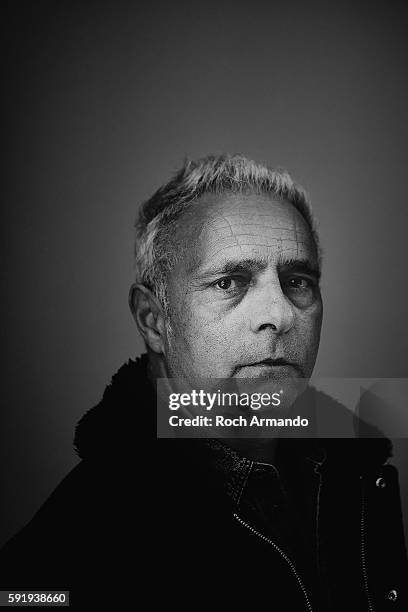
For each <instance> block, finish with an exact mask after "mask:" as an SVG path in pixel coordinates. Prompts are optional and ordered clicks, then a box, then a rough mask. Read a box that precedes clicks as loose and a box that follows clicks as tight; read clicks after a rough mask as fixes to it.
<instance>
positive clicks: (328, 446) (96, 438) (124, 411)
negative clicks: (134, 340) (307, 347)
mask: <svg viewBox="0 0 408 612" xmlns="http://www.w3.org/2000/svg"><path fill="white" fill-rule="evenodd" d="M310 392H311V393H314V394H317V396H318V399H319V402H321V403H324V405H325V406H326V407H327V411H328V412H329V411H332V413H333V415H335V414H336V415H338V414H340V413H343V412H344V411H346V408H344V406H342V405H341V404H339V403H338V402H337V401H336V400H334V399H333V398H331V397H330V396H328V395H326V394H323V393H321V392H318V391H316V390H314V389H311V391H310ZM155 420H156V390H155V385H154V384H153V383H152V382H151V381H150V380H149V376H148V358H147V355H146V354H143V355H141V356H140V357H137V358H136V359H134V360H133V359H129V360H128V361H127V362H126V363H125V364H123V365H122V367H121V368H119V370H118V371H117V372H116V373H115V374H114V376H113V377H112V380H111V382H110V383H109V384H108V385H107V387H106V388H105V391H104V393H103V397H102V399H101V401H100V402H99V403H98V404H97V405H96V406H95V407H94V408H91V409H90V410H89V411H88V412H86V413H85V414H84V416H83V417H82V418H81V419H80V420H79V422H78V424H77V426H76V429H75V435H74V448H75V451H76V453H77V454H78V456H79V457H80V458H81V459H101V458H104V457H105V458H112V454H115V455H120V456H122V455H123V454H124V453H132V452H133V449H134V447H135V441H137V443H138V444H139V442H140V441H141V440H143V441H145V442H146V441H147V440H148V439H150V441H153V436H155V435H156V434H155V432H154V428H155ZM169 442H170V443H171V444H172V445H173V447H175V446H177V447H178V448H183V449H184V450H185V451H187V449H189V451H188V453H189V456H190V457H191V453H190V451H191V449H192V448H194V449H197V450H195V451H194V452H198V453H200V452H201V454H203V456H204V457H205V460H206V461H207V460H208V458H209V457H208V453H210V456H211V457H212V458H213V461H212V464H213V466H214V470H215V472H216V474H217V475H218V476H219V477H221V478H222V480H223V481H224V483H225V488H226V491H227V493H228V494H229V495H230V496H231V497H232V498H233V499H234V500H235V501H236V500H237V499H238V498H239V496H240V492H241V490H242V486H243V483H244V482H245V478H246V477H247V476H246V475H247V474H248V473H249V472H248V470H249V469H250V468H251V466H253V463H254V462H251V461H250V460H249V459H247V458H245V457H242V456H241V455H240V454H239V453H237V452H235V451H233V450H232V449H230V448H229V447H228V446H226V445H225V444H223V443H222V442H220V441H214V440H213V441H208V440H207V441H204V444H203V441H202V440H201V441H200V440H191V441H188V440H179V441H176V440H170V441H169ZM180 442H185V443H186V444H181V445H180V444H179V443H180ZM190 442H191V444H188V443H190ZM281 442H282V443H280V456H281V458H282V460H283V461H286V460H289V459H290V458H293V457H299V456H300V457H302V458H305V457H306V458H309V459H312V460H313V457H312V455H311V453H310V444H309V445H308V441H307V440H293V439H292V440H282V441H281ZM315 442H318V447H319V448H323V449H324V455H325V456H326V461H325V462H324V465H326V464H330V465H332V466H333V465H336V464H338V465H339V466H341V468H342V469H343V468H344V466H345V464H346V465H350V466H355V467H356V469H358V470H360V471H361V470H364V469H369V468H370V467H375V466H378V465H382V464H383V463H385V461H386V460H387V459H388V458H389V457H390V456H391V448H392V446H391V443H390V441H389V440H388V439H387V438H376V439H368V438H367V439H358V440H357V439H330V440H319V441H315ZM169 446H170V445H167V448H169ZM314 446H315V445H314ZM199 448H201V451H199ZM313 452H314V451H313ZM182 454H184V453H183V452H182ZM274 469H277V468H276V466H274Z"/></svg>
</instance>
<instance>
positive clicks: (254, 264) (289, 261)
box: [196, 257, 320, 280]
mask: <svg viewBox="0 0 408 612" xmlns="http://www.w3.org/2000/svg"><path fill="white" fill-rule="evenodd" d="M268 264H269V261H268V260H267V259H266V258H252V257H251V258H245V259H231V260H229V261H226V262H224V263H221V264H217V265H213V266H210V267H207V268H204V269H203V270H197V271H196V275H197V277H198V278H200V279H205V278H207V277H213V276H216V275H219V274H238V273H240V272H241V273H242V272H248V271H252V272H262V270H265V269H266V268H267V266H268ZM290 272H298V273H301V274H307V275H308V276H314V277H315V278H316V279H317V280H320V270H319V267H318V265H316V264H314V263H313V262H312V261H310V260H309V259H298V258H283V259H281V260H280V261H278V273H280V274H284V273H290Z"/></svg>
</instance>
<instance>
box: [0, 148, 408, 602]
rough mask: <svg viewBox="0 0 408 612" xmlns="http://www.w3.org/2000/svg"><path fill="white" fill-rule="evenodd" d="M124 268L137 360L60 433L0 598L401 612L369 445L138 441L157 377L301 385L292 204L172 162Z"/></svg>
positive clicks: (305, 242) (377, 468) (303, 218)
mask: <svg viewBox="0 0 408 612" xmlns="http://www.w3.org/2000/svg"><path fill="white" fill-rule="evenodd" d="M136 267H137V282H136V283H135V284H134V285H133V286H132V288H131V290H130V296H129V301H130V306H131V310H132V313H133V316H134V318H135V321H136V323H137V326H138V329H139V331H140V333H141V334H142V336H143V339H144V341H145V344H146V349H147V354H146V355H143V356H142V357H141V358H138V359H137V360H136V361H129V362H128V363H127V364H125V365H124V366H123V367H122V368H121V369H120V370H119V371H118V373H117V374H116V375H115V376H114V377H113V380H112V383H111V384H110V385H109V386H108V387H107V388H106V390H105V393H104V396H103V399H102V401H101V402H100V404H99V405H98V406H97V407H95V408H94V409H92V410H90V411H89V412H88V413H87V414H86V415H85V416H84V417H83V418H82V419H81V421H80V422H79V424H78V427H77V430H76V436H75V446H76V450H77V452H78V454H79V456H80V457H81V462H80V463H79V464H78V465H77V466H76V467H75V468H74V470H73V471H72V472H71V473H70V474H69V475H68V476H67V477H66V479H65V480H64V481H63V482H62V483H61V484H60V485H59V487H58V488H57V489H56V491H55V492H54V493H53V495H52V496H51V498H50V499H49V500H48V501H47V502H46V503H45V504H44V506H43V507H42V508H41V509H40V511H39V512H38V513H37V515H36V516H35V517H34V519H33V520H32V522H31V523H30V524H29V525H28V526H27V527H26V528H25V529H24V530H23V531H22V532H21V533H20V534H18V535H17V536H16V537H15V538H14V539H13V540H11V542H9V544H8V545H7V546H6V548H5V550H4V552H3V576H2V588H3V589H5V588H7V589H20V590H23V589H24V590H27V589H36V590H40V589H48V590H50V589H65V590H68V589H69V590H70V591H71V604H72V605H77V606H84V605H87V606H90V605H91V604H92V603H94V602H95V601H98V602H102V601H104V602H105V603H106V601H107V600H108V599H109V600H111V601H112V602H114V603H115V605H116V606H117V605H118V603H119V602H120V604H124V603H127V604H129V603H130V604H131V603H133V602H136V601H138V599H139V597H141V596H142V593H143V594H144V595H146V593H147V595H148V596H149V603H150V601H152V599H153V598H154V597H155V595H156V593H159V592H160V594H161V595H162V597H163V599H164V602H165V605H166V606H173V605H174V606H176V605H177V606H178V607H181V608H187V607H188V608H191V607H193V606H196V605H200V604H205V605H207V606H208V605H211V606H224V607H226V609H233V608H234V607H236V606H238V607H243V606H245V607H247V606H252V607H258V606H261V605H266V606H267V607H268V608H271V609H273V610H309V611H310V610H344V609H345V608H346V606H347V607H348V608H350V609H353V610H376V611H377V610H387V609H390V610H391V609H392V610H405V609H407V608H406V606H407V592H406V585H405V582H406V580H404V579H406V577H407V565H406V552H405V547H404V541H403V528H402V519H401V510H400V500H399V490H398V482H397V474H396V470H395V468H394V467H392V466H391V465H388V463H387V461H388V459H389V457H390V454H391V451H390V443H389V441H388V440H386V439H384V438H378V439H368V440H355V439H354V440H353V439H350V440H331V441H330V440H308V439H306V440H303V439H302V440H300V439H287V440H285V439H281V440H279V441H278V442H277V441H276V440H274V439H260V440H259V439H256V440H255V439H254V440H251V439H234V440H231V439H229V440H223V439H209V440H207V439H191V440H189V439H179V440H175V439H159V440H155V438H154V437H155V431H154V430H155V412H156V384H155V381H156V380H157V379H158V378H160V379H166V380H168V381H169V383H168V384H169V387H170V388H171V385H172V381H173V380H175V379H177V380H182V381H183V382H184V384H187V385H189V384H190V386H191V387H192V386H193V384H194V382H195V381H196V380H197V378H207V379H213V378H222V379H225V380H233V379H237V380H238V379H240V380H242V379H257V378H259V379H263V380H265V379H269V380H271V381H277V382H281V383H282V384H289V385H290V384H292V383H293V384H294V385H296V383H297V381H300V380H304V379H306V380H307V379H309V378H310V376H311V374H312V371H313V367H314V364H315V360H316V356H317V351H318V346H319V338H320V329H321V322H322V311H323V308H322V299H321V294H320V288H319V280H320V272H321V254H320V247H319V242H318V236H317V233H316V231H315V228H314V225H313V219H312V215H311V211H310V207H309V204H308V202H307V198H306V195H305V193H304V191H303V190H302V189H301V188H300V187H299V186H297V185H296V184H295V183H294V182H293V181H292V179H291V178H290V176H289V175H288V174H287V173H284V172H277V171H271V170H269V169H268V168H266V167H264V166H262V165H260V164H256V163H255V162H252V161H250V160H248V159H246V158H244V157H239V156H219V157H207V158H204V159H201V160H198V161H196V162H188V163H186V164H185V165H184V167H183V168H182V169H181V170H180V171H179V172H178V173H177V174H176V176H175V177H174V178H173V179H172V180H171V181H170V182H169V183H167V184H166V185H164V186H163V187H161V188H160V189H159V190H158V191H157V192H156V193H155V194H154V195H153V196H152V197H151V198H150V199H149V200H148V201H147V202H146V203H145V204H144V205H143V206H142V208H141V211H140V215H139V220H138V223H137V239H136ZM311 396H313V401H314V400H315V399H316V397H317V396H318V399H319V401H320V403H321V402H322V401H323V402H324V405H325V411H326V412H327V414H330V415H333V418H335V417H336V415H338V414H343V412H344V409H343V408H342V407H341V406H340V405H339V404H337V402H335V401H334V400H332V399H331V398H329V397H328V396H322V394H317V392H316V393H315V392H314V391H313V389H307V390H306V391H305V393H304V395H303V396H302V397H303V398H305V397H306V398H307V397H311ZM147 581H149V587H148V588H147V586H146V583H147Z"/></svg>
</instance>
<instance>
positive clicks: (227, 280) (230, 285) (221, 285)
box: [212, 276, 246, 293]
mask: <svg viewBox="0 0 408 612" xmlns="http://www.w3.org/2000/svg"><path fill="white" fill-rule="evenodd" d="M245 284H246V281H245V279H243V278H241V277H236V276H225V277H224V278H220V279H219V280H217V281H216V282H215V283H213V285H212V286H213V287H214V288H215V289H216V290H217V291H219V292H224V293H234V292H236V291H239V290H240V289H242V288H243V287H244V286H245Z"/></svg>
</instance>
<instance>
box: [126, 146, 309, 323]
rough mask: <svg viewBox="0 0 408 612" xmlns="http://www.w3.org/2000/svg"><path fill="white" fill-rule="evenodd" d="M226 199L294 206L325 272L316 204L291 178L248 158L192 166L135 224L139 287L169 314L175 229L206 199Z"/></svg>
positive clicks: (176, 177)
mask: <svg viewBox="0 0 408 612" xmlns="http://www.w3.org/2000/svg"><path fill="white" fill-rule="evenodd" d="M224 193H246V194H247V193H256V194H272V195H274V196H275V197H277V198H279V199H280V200H282V201H286V202H289V203H290V204H292V205H293V206H294V207H295V208H296V209H297V210H298V211H299V212H300V214H301V215H302V217H303V218H304V219H305V221H306V223H307V225H308V227H309V229H310V232H311V235H312V238H313V241H314V244H315V247H316V252H317V256H318V262H319V268H320V262H321V252H320V246H319V239H318V235H317V231H316V229H315V224H314V220H313V215H312V211H311V207H310V203H309V200H308V197H307V194H306V192H305V191H304V189H303V188H302V187H301V186H300V185H297V184H296V183H295V182H294V181H293V180H292V178H291V176H290V175H289V174H288V172H286V171H285V170H279V169H278V170H272V169H270V168H267V167H266V166H264V165H262V164H258V163H256V162H254V161H252V160H250V159H247V158H246V157H243V156H242V155H219V156H213V155H208V156H207V157H203V158H201V159H198V160H194V161H191V160H186V161H185V162H184V165H183V167H182V168H181V169H180V170H179V171H178V172H177V173H176V174H175V175H174V177H173V178H172V179H171V180H170V181H169V182H168V183H166V184H165V185H163V186H162V187H160V188H159V189H158V190H157V191H156V192H155V193H154V194H153V195H152V197H151V198H149V199H148V200H146V201H145V202H144V203H143V204H142V206H141V208H140V211H139V215H138V218H137V220H136V223H135V229H136V240H135V267H136V282H138V283H140V284H143V285H144V286H146V287H148V288H149V289H150V290H151V291H152V292H153V293H154V294H155V295H156V297H157V298H158V300H159V301H160V303H161V304H162V306H163V307H164V310H165V312H166V314H167V313H168V301H167V291H166V281H167V275H168V274H169V272H170V271H171V270H172V268H173V266H174V265H175V263H176V254H175V249H174V248H172V245H171V238H172V229H174V223H175V221H177V219H179V217H180V216H181V215H182V214H183V212H184V211H185V210H187V208H189V207H190V206H192V205H193V203H194V202H195V201H196V200H198V199H199V198H200V197H201V196H203V195H205V194H224ZM173 236H174V234H173Z"/></svg>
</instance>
